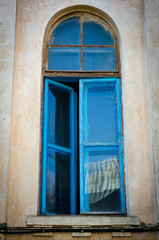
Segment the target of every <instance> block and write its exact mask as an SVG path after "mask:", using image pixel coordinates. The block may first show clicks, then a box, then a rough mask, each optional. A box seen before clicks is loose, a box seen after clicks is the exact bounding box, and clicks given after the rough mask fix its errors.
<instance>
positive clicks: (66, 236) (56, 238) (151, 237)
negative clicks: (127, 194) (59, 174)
mask: <svg viewBox="0 0 159 240" xmlns="http://www.w3.org/2000/svg"><path fill="white" fill-rule="evenodd" d="M79 234H80V233H79ZM119 234H121V235H123V237H121V236H120V235H119ZM37 235H39V234H37ZM49 235H50V236H48V237H47V236H45V237H42V234H41V236H40V235H39V236H36V234H34V235H33V234H26V235H23V234H20V235H17V234H15V235H7V236H6V238H5V240H41V239H45V240H70V239H73V240H78V239H81V240H82V239H89V240H92V239H93V240H99V239H100V240H105V239H107V240H112V239H116V240H118V239H120V240H130V239H131V240H145V239H146V240H157V239H158V233H155V232H153V233H131V237H125V236H124V235H126V233H121V232H120V233H116V235H119V236H120V237H112V233H92V234H91V237H72V233H53V234H50V233H49ZM51 235H52V236H51ZM129 235H130V233H129Z"/></svg>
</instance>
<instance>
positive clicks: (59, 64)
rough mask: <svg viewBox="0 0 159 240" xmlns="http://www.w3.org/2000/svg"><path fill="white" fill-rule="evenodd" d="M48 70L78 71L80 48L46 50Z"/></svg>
mask: <svg viewBox="0 0 159 240" xmlns="http://www.w3.org/2000/svg"><path fill="white" fill-rule="evenodd" d="M48 69H49V70H80V47H55V48H49V49H48Z"/></svg>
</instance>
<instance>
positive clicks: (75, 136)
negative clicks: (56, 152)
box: [72, 92, 77, 214]
mask: <svg viewBox="0 0 159 240" xmlns="http://www.w3.org/2000/svg"><path fill="white" fill-rule="evenodd" d="M73 169H74V171H73V172H72V183H73V190H74V191H73V192H72V195H73V194H74V195H73V196H72V199H74V201H73V202H72V205H73V207H72V214H76V212H77V199H76V198H77V193H76V192H77V191H76V189H77V93H75V92H74V168H73Z"/></svg>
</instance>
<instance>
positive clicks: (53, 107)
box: [47, 84, 70, 148]
mask: <svg viewBox="0 0 159 240" xmlns="http://www.w3.org/2000/svg"><path fill="white" fill-rule="evenodd" d="M47 129H48V132H47V136H48V139H47V142H48V143H52V144H56V145H59V146H63V147H67V148H69V147H70V94H69V92H67V91H65V90H64V89H61V88H59V87H57V86H53V85H51V84H49V91H48V119H47Z"/></svg>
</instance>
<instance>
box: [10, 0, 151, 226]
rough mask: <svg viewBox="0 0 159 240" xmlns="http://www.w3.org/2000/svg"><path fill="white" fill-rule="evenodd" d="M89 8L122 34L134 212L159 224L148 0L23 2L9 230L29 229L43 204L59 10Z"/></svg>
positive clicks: (20, 7)
mask: <svg viewBox="0 0 159 240" xmlns="http://www.w3.org/2000/svg"><path fill="white" fill-rule="evenodd" d="M78 4H79V5H80V4H87V5H91V6H93V7H96V8H99V9H101V10H102V11H104V12H105V13H107V14H108V15H109V16H110V17H111V18H112V19H113V20H114V22H115V23H116V25H117V27H118V30H119V32H120V42H121V51H122V64H123V66H122V76H123V78H122V81H123V85H122V90H123V96H124V127H125V139H126V142H125V150H126V151H125V161H126V164H127V173H126V175H127V189H128V190H127V195H128V196H129V201H128V202H127V204H128V210H129V211H128V214H129V215H130V216H138V217H139V218H140V221H144V222H146V223H152V224H153V223H155V207H154V206H155V204H154V188H153V169H152V158H151V147H150V146H151V141H150V129H149V126H150V122H149V106H148V89H147V78H146V71H145V69H146V61H145V59H146V58H145V39H144V11H143V10H144V6H143V1H142V0H133V1H132V0H112V1H108V0H107V1H106V0H98V1H96V0H91V1H90V0H74V1H73V0H65V1H64V0H59V1H55V0H48V1H44V0H34V1H32V0H28V1H26V0H19V1H18V5H17V28H16V45H15V71H14V84H13V111H12V119H13V121H12V134H11V155H10V156H11V159H10V161H11V164H10V184H9V206H8V226H25V223H26V216H27V215H36V214H37V212H38V208H39V206H38V203H39V175H40V174H39V171H40V168H39V166H40V105H41V102H40V101H41V99H40V94H41V92H40V91H41V69H42V44H43V37H44V32H45V28H46V26H47V24H48V22H49V20H50V19H51V18H52V16H53V15H54V14H55V13H56V12H58V11H59V10H61V9H63V8H66V7H69V6H72V5H78Z"/></svg>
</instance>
